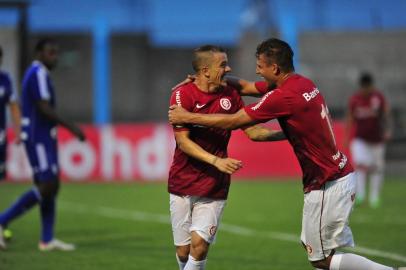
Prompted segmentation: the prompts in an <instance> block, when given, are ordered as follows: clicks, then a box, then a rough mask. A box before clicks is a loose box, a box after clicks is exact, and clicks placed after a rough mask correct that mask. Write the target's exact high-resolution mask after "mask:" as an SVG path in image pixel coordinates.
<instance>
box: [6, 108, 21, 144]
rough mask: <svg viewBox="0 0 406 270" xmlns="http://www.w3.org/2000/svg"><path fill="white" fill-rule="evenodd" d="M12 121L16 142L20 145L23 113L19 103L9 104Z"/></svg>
mask: <svg viewBox="0 0 406 270" xmlns="http://www.w3.org/2000/svg"><path fill="white" fill-rule="evenodd" d="M9 108H10V115H11V121H12V122H13V128H14V133H15V135H16V136H15V142H16V143H17V144H19V143H20V142H21V139H20V133H21V111H20V106H19V105H18V103H17V102H15V101H12V102H10V103H9Z"/></svg>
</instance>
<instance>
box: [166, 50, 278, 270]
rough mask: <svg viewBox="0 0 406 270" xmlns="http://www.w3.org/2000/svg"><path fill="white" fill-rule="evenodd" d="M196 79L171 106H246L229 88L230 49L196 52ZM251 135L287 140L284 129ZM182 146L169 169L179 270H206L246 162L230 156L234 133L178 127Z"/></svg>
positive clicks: (209, 109)
mask: <svg viewBox="0 0 406 270" xmlns="http://www.w3.org/2000/svg"><path fill="white" fill-rule="evenodd" d="M192 65H193V69H194V70H195V72H196V77H195V80H194V82H190V83H186V84H184V85H182V86H181V87H179V88H178V89H176V90H175V91H173V93H172V97H171V100H170V104H171V105H174V104H176V105H179V106H182V107H183V108H185V109H186V110H188V111H191V112H199V113H203V114H210V113H228V114H231V113H235V112H237V111H238V110H239V109H241V108H242V107H243V106H244V104H243V102H242V100H241V97H240V95H239V94H238V91H237V90H236V89H234V88H232V87H230V86H227V85H226V84H225V81H224V76H225V75H226V74H227V73H228V72H229V71H230V70H231V69H230V67H229V66H228V60H227V55H226V53H225V52H224V51H223V50H222V49H221V48H219V47H216V46H212V45H206V46H202V47H200V48H198V49H196V50H195V51H194V60H193V63H192ZM244 131H245V133H246V134H247V135H248V136H249V137H250V138H251V139H252V140H256V141H266V140H282V139H285V136H284V135H283V133H282V132H281V131H274V130H271V129H268V128H265V127H260V126H252V127H246V128H245V129H244ZM174 134H175V139H176V144H177V147H176V149H175V154H174V158H173V163H172V166H171V168H170V171H169V179H168V191H169V193H170V212H171V222H172V231H173V238H174V244H175V246H176V258H177V261H178V264H179V269H181V270H182V269H185V270H200V269H204V268H205V265H206V256H207V253H208V250H209V246H210V244H211V243H212V242H213V241H214V239H215V236H216V232H217V229H218V226H219V223H220V219H221V216H222V214H223V210H224V207H225V205H226V199H227V195H228V190H229V186H230V175H231V174H232V173H234V172H236V171H237V170H238V169H240V168H241V166H242V164H241V161H239V160H235V159H232V158H229V157H228V155H227V146H228V142H229V139H230V136H231V131H228V130H225V129H221V128H207V127H204V126H197V125H175V126H174Z"/></svg>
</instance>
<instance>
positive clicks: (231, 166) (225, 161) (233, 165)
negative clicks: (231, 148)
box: [213, 158, 242, 174]
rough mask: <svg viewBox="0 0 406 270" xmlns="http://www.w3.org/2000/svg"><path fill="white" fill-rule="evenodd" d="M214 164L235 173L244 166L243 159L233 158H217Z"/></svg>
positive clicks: (221, 169)
mask: <svg viewBox="0 0 406 270" xmlns="http://www.w3.org/2000/svg"><path fill="white" fill-rule="evenodd" d="M213 165H214V166H215V167H216V168H217V169H218V170H219V171H221V172H223V173H228V174H233V173H235V172H236V171H238V170H239V169H241V168H242V162H241V160H236V159H232V158H216V159H215V160H214V162H213Z"/></svg>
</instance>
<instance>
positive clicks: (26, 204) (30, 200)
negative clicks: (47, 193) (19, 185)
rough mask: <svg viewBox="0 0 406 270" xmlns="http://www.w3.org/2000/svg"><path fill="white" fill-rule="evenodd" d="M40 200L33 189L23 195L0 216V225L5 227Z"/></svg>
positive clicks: (39, 196)
mask: <svg viewBox="0 0 406 270" xmlns="http://www.w3.org/2000/svg"><path fill="white" fill-rule="evenodd" d="M40 199H41V195H40V194H39V192H38V190H37V189H36V188H35V187H34V188H32V189H30V190H29V191H27V192H26V193H24V194H23V195H21V196H20V198H18V200H17V201H16V202H15V203H14V204H13V205H12V206H11V207H10V208H8V209H7V210H6V211H4V212H3V213H1V214H0V225H2V226H4V227H7V224H8V223H9V222H10V221H12V220H13V219H15V218H17V217H18V216H20V215H21V214H23V213H24V212H26V211H27V210H29V209H31V208H32V207H33V206H34V205H36V204H37V203H38V202H39V201H40Z"/></svg>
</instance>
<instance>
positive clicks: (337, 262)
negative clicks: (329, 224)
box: [330, 253, 393, 270]
mask: <svg viewBox="0 0 406 270" xmlns="http://www.w3.org/2000/svg"><path fill="white" fill-rule="evenodd" d="M365 269H368V270H393V268H392V267H389V266H385V265H382V264H379V263H376V262H373V261H370V260H368V259H367V258H365V257H362V256H359V255H356V254H352V253H342V254H335V255H333V258H331V263H330V270H365Z"/></svg>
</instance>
